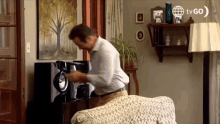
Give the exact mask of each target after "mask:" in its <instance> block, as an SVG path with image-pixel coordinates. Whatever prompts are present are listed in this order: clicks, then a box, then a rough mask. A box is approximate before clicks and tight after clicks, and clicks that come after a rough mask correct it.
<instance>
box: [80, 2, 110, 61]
mask: <svg viewBox="0 0 220 124" xmlns="http://www.w3.org/2000/svg"><path fill="white" fill-rule="evenodd" d="M82 11H83V24H86V25H88V26H90V27H91V28H93V29H95V30H96V33H97V34H98V35H100V36H101V37H102V38H106V35H105V30H106V25H105V0H83V7H82ZM89 59H90V57H89V54H88V51H86V50H83V60H84V61H89Z"/></svg>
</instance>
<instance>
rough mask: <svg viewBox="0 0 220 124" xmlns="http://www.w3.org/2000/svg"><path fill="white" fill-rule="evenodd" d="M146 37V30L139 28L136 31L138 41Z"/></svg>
mask: <svg viewBox="0 0 220 124" xmlns="http://www.w3.org/2000/svg"><path fill="white" fill-rule="evenodd" d="M144 38H145V34H144V31H143V30H138V31H137V32H136V40H137V41H143V40H144Z"/></svg>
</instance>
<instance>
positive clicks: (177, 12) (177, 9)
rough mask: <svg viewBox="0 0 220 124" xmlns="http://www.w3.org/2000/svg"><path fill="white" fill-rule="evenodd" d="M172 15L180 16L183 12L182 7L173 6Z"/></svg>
mask: <svg viewBox="0 0 220 124" xmlns="http://www.w3.org/2000/svg"><path fill="white" fill-rule="evenodd" d="M172 13H173V15H174V16H175V17H180V16H183V14H184V9H183V7H182V6H175V7H174V8H173V12H172Z"/></svg>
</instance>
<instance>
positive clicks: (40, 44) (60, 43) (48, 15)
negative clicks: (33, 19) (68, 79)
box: [37, 0, 78, 60]
mask: <svg viewBox="0 0 220 124" xmlns="http://www.w3.org/2000/svg"><path fill="white" fill-rule="evenodd" d="M75 25H77V0H37V59H40V60H73V59H76V58H77V51H78V50H77V46H76V45H75V44H74V43H73V41H72V40H69V37H68V35H69V32H70V30H71V29H72V28H73V27H74V26H75Z"/></svg>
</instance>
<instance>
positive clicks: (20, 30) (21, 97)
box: [16, 0, 26, 124]
mask: <svg viewBox="0 0 220 124" xmlns="http://www.w3.org/2000/svg"><path fill="white" fill-rule="evenodd" d="M16 17H17V18H16V25H17V28H16V33H17V93H16V95H17V97H16V98H17V100H16V101H17V103H16V106H17V113H16V116H17V118H16V122H17V124H25V122H26V102H25V38H24V0H16Z"/></svg>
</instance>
